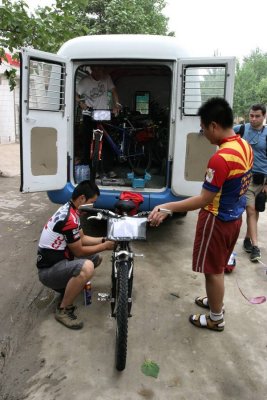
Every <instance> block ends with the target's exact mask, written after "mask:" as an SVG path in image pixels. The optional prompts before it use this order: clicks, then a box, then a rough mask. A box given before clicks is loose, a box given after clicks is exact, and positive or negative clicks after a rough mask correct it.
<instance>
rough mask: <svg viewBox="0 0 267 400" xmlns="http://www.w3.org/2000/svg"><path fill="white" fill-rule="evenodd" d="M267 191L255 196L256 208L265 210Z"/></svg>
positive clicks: (260, 210)
mask: <svg viewBox="0 0 267 400" xmlns="http://www.w3.org/2000/svg"><path fill="white" fill-rule="evenodd" d="M265 202H266V193H265V192H260V193H258V194H257V196H256V198H255V210H256V211H259V212H263V211H264V210H265Z"/></svg>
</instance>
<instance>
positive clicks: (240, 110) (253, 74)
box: [233, 49, 267, 120]
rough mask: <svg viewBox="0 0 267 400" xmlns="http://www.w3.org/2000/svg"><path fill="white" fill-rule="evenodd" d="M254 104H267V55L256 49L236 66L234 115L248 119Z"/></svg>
mask: <svg viewBox="0 0 267 400" xmlns="http://www.w3.org/2000/svg"><path fill="white" fill-rule="evenodd" d="M253 103H264V104H266V103H267V53H261V51H260V50H259V49H256V50H255V51H253V52H252V53H251V55H250V56H248V57H245V58H244V60H243V64H242V65H241V64H240V62H238V63H237V66H236V74H235V91H234V106H233V109H234V114H235V115H236V116H239V117H242V118H243V119H244V120H245V119H247V116H248V112H249V108H250V106H251V105H252V104H253Z"/></svg>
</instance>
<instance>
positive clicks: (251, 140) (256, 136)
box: [247, 132, 260, 146]
mask: <svg viewBox="0 0 267 400" xmlns="http://www.w3.org/2000/svg"><path fill="white" fill-rule="evenodd" d="M259 137H260V134H259V133H255V134H254V135H253V136H252V135H251V134H250V132H249V133H248V137H247V142H248V143H249V144H250V145H251V146H253V145H255V144H258V143H259Z"/></svg>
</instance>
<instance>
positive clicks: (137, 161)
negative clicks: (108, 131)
mask: <svg viewBox="0 0 267 400" xmlns="http://www.w3.org/2000/svg"><path fill="white" fill-rule="evenodd" d="M127 158H128V163H129V165H130V167H131V169H132V171H133V172H135V173H136V174H137V175H140V176H143V175H144V174H145V173H146V172H148V171H149V169H150V167H151V162H152V149H151V144H150V142H146V143H142V142H137V141H136V140H135V138H134V137H133V138H131V139H130V141H129V143H128V148H127Z"/></svg>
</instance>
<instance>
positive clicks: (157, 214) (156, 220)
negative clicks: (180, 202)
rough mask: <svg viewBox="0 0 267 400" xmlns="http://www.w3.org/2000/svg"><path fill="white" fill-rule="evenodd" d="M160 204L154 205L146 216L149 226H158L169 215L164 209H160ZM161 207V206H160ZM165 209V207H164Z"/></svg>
mask: <svg viewBox="0 0 267 400" xmlns="http://www.w3.org/2000/svg"><path fill="white" fill-rule="evenodd" d="M160 208H161V206H160V205H159V206H156V207H154V209H153V210H152V211H151V213H150V214H149V216H148V221H149V222H150V225H151V226H159V225H160V224H161V223H162V222H163V221H164V219H165V218H167V216H168V215H169V213H168V212H166V211H160ZM162 208H163V207H162ZM166 210H167V209H166Z"/></svg>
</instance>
